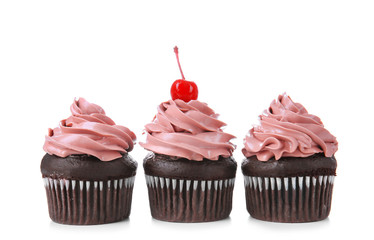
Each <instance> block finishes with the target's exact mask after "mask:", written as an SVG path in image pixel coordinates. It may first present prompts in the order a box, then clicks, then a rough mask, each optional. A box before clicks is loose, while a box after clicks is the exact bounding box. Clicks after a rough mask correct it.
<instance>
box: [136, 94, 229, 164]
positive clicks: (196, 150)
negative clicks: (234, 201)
mask: <svg viewBox="0 0 374 240" xmlns="http://www.w3.org/2000/svg"><path fill="white" fill-rule="evenodd" d="M157 110H158V112H157V114H156V116H155V118H154V120H153V122H152V123H149V124H147V125H146V126H145V131H146V132H147V138H146V142H145V143H142V142H141V143H140V145H141V146H142V147H144V148H145V149H147V150H150V151H153V152H155V153H159V154H164V155H169V156H175V157H181V158H187V159H189V160H195V161H202V160H203V159H204V158H206V159H210V160H218V158H219V156H223V157H229V156H231V155H232V152H233V150H234V149H235V146H234V145H233V144H232V143H231V142H230V140H231V139H232V138H235V137H234V136H233V135H231V134H228V133H224V132H223V131H222V129H221V128H222V127H223V126H225V125H226V124H225V123H224V122H221V121H219V120H218V119H217V118H218V114H216V113H215V112H214V111H213V110H212V109H211V108H209V107H208V105H207V104H206V103H202V102H200V101H197V100H192V101H189V102H188V103H186V102H184V101H182V100H180V99H176V100H174V101H173V100H169V101H167V102H164V103H161V104H160V105H159V106H158V109H157Z"/></svg>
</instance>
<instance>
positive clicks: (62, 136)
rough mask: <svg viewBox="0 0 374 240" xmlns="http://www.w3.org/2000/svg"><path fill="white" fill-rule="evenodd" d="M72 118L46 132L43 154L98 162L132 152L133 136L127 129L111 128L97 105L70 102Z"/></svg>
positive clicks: (111, 122)
mask: <svg viewBox="0 0 374 240" xmlns="http://www.w3.org/2000/svg"><path fill="white" fill-rule="evenodd" d="M70 111H71V113H72V116H70V117H69V118H67V119H64V120H62V121H61V122H60V126H59V127H57V128H55V129H49V133H48V136H46V137H45V143H44V147H43V149H44V151H46V152H47V153H49V154H51V155H52V154H54V155H57V156H59V157H67V156H69V155H72V154H88V155H92V156H95V157H97V158H99V159H100V160H102V161H111V160H114V159H116V158H119V157H121V153H126V152H129V151H131V150H132V149H133V147H134V143H135V140H136V136H135V134H134V133H133V132H131V131H130V130H129V129H128V128H126V127H123V126H120V125H115V123H114V122H113V120H112V119H110V118H109V117H108V116H106V115H105V112H104V109H102V108H101V107H100V106H98V105H96V104H93V103H89V102H87V101H86V100H85V99H83V98H79V99H78V100H74V103H73V104H72V105H71V107H70Z"/></svg>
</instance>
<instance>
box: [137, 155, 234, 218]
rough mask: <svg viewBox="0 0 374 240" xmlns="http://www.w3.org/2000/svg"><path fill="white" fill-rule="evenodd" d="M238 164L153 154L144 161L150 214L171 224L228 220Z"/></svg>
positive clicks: (232, 161) (229, 160) (232, 160)
mask: <svg viewBox="0 0 374 240" xmlns="http://www.w3.org/2000/svg"><path fill="white" fill-rule="evenodd" d="M236 168H237V165H236V162H235V161H234V159H233V158H232V157H227V158H224V157H220V158H219V159H218V160H217V161H211V160H208V159H203V160H202V161H190V160H188V159H185V158H173V157H170V156H165V155H161V154H154V153H150V154H148V155H147V157H146V158H145V159H144V171H145V174H146V180H147V186H148V193H149V202H150V206H151V214H152V216H153V217H154V218H156V219H159V220H165V221H171V222H206V221H215V220H220V219H224V218H227V217H228V216H229V215H230V212H231V209H232V192H233V188H234V181H235V174H236Z"/></svg>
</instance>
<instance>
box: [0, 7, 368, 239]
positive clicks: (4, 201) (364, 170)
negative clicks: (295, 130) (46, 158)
mask: <svg viewBox="0 0 374 240" xmlns="http://www.w3.org/2000/svg"><path fill="white" fill-rule="evenodd" d="M373 12H374V3H373V1H360V0H355V1H344V0H340V1H329V0H322V1H320V0H313V1H300V0H297V1H287V0H282V1H279V0H277V1H266V0H263V1H249V0H248V1H234V0H230V1H217V0H216V1H202V0H200V1H193V0H189V1H162V0H158V1H141V0H137V1H124V0H122V1H95V0H90V1H78V0H73V1H69V0H64V1H52V0H48V1H37V0H35V1H17V0H13V1H7V0H2V1H0V84H1V86H0V87H1V88H0V91H1V92H0V100H1V101H0V106H1V118H0V121H1V124H0V141H1V144H0V146H1V157H0V161H1V165H0V166H1V167H0V169H1V170H0V171H1V173H0V178H1V191H0V194H1V195H0V221H1V224H0V226H1V231H0V232H1V235H2V237H1V238H2V239H3V236H8V237H7V238H16V237H27V238H30V237H32V239H34V238H35V237H38V238H41V239H47V238H48V239H78V238H79V239H82V237H84V238H87V239H129V238H132V239H134V238H135V239H140V238H141V237H147V238H148V239H149V238H152V239H160V238H162V239H194V238H195V239H203V238H209V239H230V238H234V237H235V238H241V239H321V238H322V239H327V238H334V239H336V238H337V237H343V236H344V237H345V236H347V237H349V236H354V237H358V236H363V235H364V234H366V236H367V238H369V236H370V237H373V233H372V230H371V228H372V219H373V214H374V208H373V188H372V186H373V185H372V183H371V182H372V177H371V174H372V172H373V167H374V164H373V161H374V159H373V154H372V151H373V134H374V131H373V127H372V125H373V117H374V114H373V104H372V95H371V94H372V92H373V90H374V88H373V87H372V86H370V85H369V84H370V82H371V81H372V80H373V77H374V71H373V64H374V14H373ZM175 45H178V47H179V49H180V58H181V64H182V67H183V70H184V73H185V76H186V79H188V80H192V81H195V82H196V84H197V85H198V87H199V92H200V94H199V100H201V101H203V102H207V103H208V104H209V106H210V107H212V108H213V109H214V110H215V111H216V112H217V113H220V120H222V121H224V122H226V123H227V124H228V126H227V127H226V129H225V131H227V132H229V133H232V134H234V135H236V136H237V138H236V139H235V140H234V141H233V142H234V143H235V144H236V145H237V149H236V151H235V152H234V157H235V159H236V160H237V162H238V166H239V168H238V171H237V178H236V185H235V189H234V199H233V210H232V213H231V216H230V218H229V219H226V220H223V221H219V222H213V223H199V224H180V223H167V222H160V221H157V220H154V219H152V218H151V216H150V211H149V205H148V196H147V192H146V185H145V178H144V172H143V167H142V159H143V157H144V156H145V155H146V151H145V150H144V149H142V148H141V147H140V146H139V144H137V145H136V147H135V149H134V151H133V152H131V155H132V156H133V157H134V158H135V159H136V160H137V161H138V163H139V167H138V171H137V176H136V180H135V188H134V193H133V204H132V212H131V215H130V218H129V220H126V221H123V222H119V223H115V224H107V225H99V226H67V225H60V224H56V223H53V222H52V221H51V220H50V219H49V216H48V211H47V201H46V197H45V192H44V187H43V182H42V179H41V174H40V161H41V158H42V156H43V155H44V152H43V150H42V146H43V143H44V136H45V134H47V129H48V128H49V127H51V128H52V127H55V126H57V124H58V122H59V121H60V120H61V119H64V118H66V117H68V116H69V114H70V112H69V107H70V104H71V103H72V102H73V99H74V97H79V96H81V97H85V98H86V99H87V100H88V101H90V102H93V103H97V104H99V105H100V106H102V107H103V108H104V109H105V110H106V113H107V115H108V116H110V117H111V118H112V119H113V120H114V121H115V122H116V123H117V124H121V125H125V126H127V127H129V128H130V129H132V130H133V131H134V132H135V133H136V134H137V136H138V140H142V139H144V136H143V135H142V131H143V126H144V125H145V124H146V123H148V122H150V121H151V120H152V118H153V116H154V114H155V113H156V107H157V105H158V104H159V103H161V102H162V101H165V100H168V99H169V98H170V94H169V89H170V86H171V84H172V83H173V81H174V80H176V79H178V78H180V74H179V70H178V66H177V62H176V60H175V55H174V52H173V47H174V46H175ZM283 92H287V93H288V94H289V95H290V96H291V97H292V99H293V100H294V101H295V102H300V103H302V104H303V105H304V106H305V107H306V108H307V109H308V111H309V112H310V113H313V114H315V115H317V116H319V117H320V118H321V119H322V121H323V122H324V124H325V127H326V128H327V129H328V130H329V131H330V132H331V133H333V134H334V135H335V136H337V139H338V141H339V151H338V152H337V154H336V157H337V160H338V171H337V173H338V176H337V178H336V181H335V188H334V195H333V202H332V210H331V213H330V217H329V218H328V219H327V220H324V221H321V222H316V223H307V224H279V223H269V222H262V221H258V220H255V219H253V218H251V217H249V215H248V213H247V211H246V207H245V199H244V184H243V177H242V174H241V170H240V163H241V161H242V159H243V155H242V154H241V148H242V147H243V144H242V140H243V138H244V136H245V134H246V133H247V131H248V130H249V129H250V127H251V126H252V124H254V123H256V121H257V116H258V115H259V114H260V113H261V112H262V111H263V110H264V109H265V108H267V107H268V106H269V104H270V102H271V101H272V100H273V99H274V98H276V97H277V96H278V94H281V93H283ZM8 234H11V235H8Z"/></svg>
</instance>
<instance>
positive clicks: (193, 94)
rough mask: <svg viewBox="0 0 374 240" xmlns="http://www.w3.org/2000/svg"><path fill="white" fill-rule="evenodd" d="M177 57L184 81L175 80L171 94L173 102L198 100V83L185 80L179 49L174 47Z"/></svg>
mask: <svg viewBox="0 0 374 240" xmlns="http://www.w3.org/2000/svg"><path fill="white" fill-rule="evenodd" d="M174 52H175V55H176V56H177V61H178V66H179V70H180V72H181V75H182V79H178V80H175V81H174V83H173V85H171V89H170V94H171V98H172V99H173V100H175V99H181V100H183V101H185V102H189V101H190V100H196V99H197V95H198V89H197V85H196V83H194V82H192V81H187V80H185V78H184V75H183V71H182V68H181V64H180V62H179V56H178V47H177V46H175V47H174Z"/></svg>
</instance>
